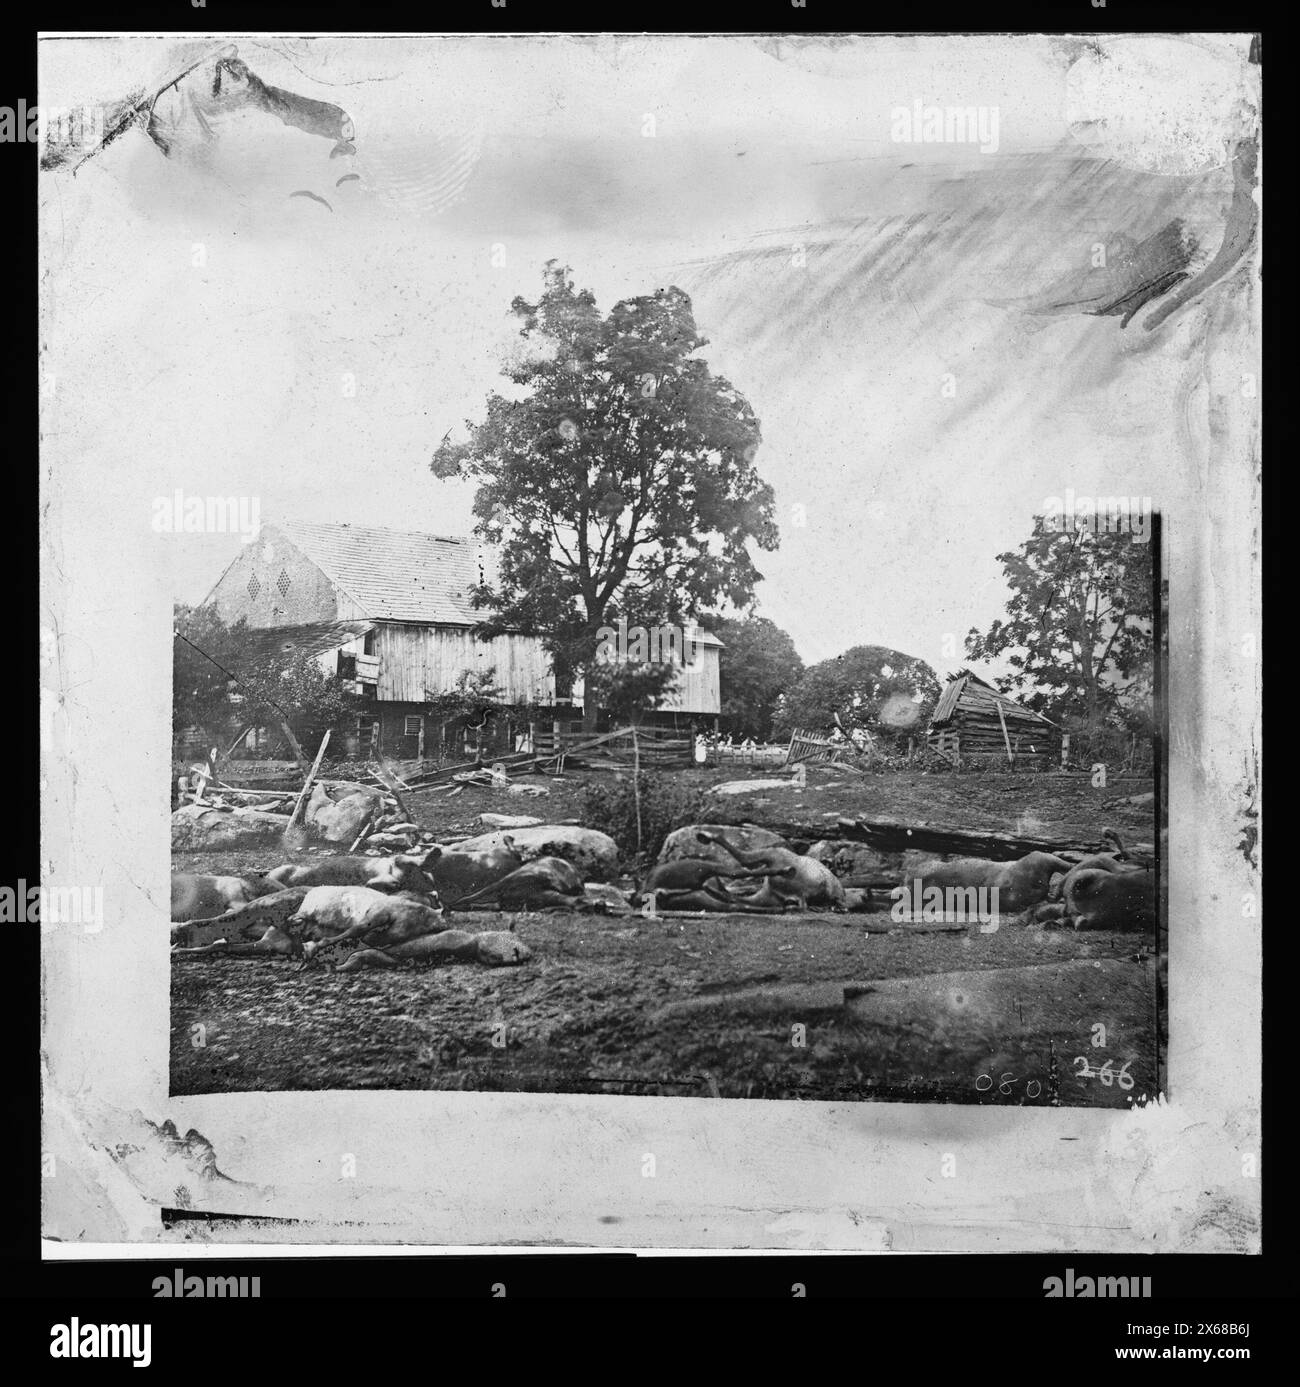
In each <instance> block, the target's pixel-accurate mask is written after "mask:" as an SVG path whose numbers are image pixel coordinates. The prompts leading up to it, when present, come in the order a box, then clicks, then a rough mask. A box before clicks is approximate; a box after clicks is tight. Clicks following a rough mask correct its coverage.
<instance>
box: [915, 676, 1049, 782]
mask: <svg viewBox="0 0 1300 1387" xmlns="http://www.w3.org/2000/svg"><path fill="white" fill-rule="evenodd" d="M926 742H927V744H928V745H929V746H930V747H932V748H933V749H934V750H935V751H938V752H939V753H941V754H942V755H944V756H946V757H948V759H949V760H951V761H954V762H956V761H957V760H958V759H961V760H968V759H970V758H972V757H981V758H982V757H1002V758H1004V759H1006V760H1011V761H1014V760H1020V759H1022V758H1028V757H1034V758H1038V759H1050V760H1052V761H1055V760H1057V759H1059V757H1060V754H1061V729H1060V728H1059V727H1058V726H1057V725H1056V724H1055V723H1054V722H1052V721H1050V720H1049V719H1048V718H1045V717H1043V715H1042V714H1041V713H1035V712H1032V711H1031V710H1030V709H1028V708H1025V707H1022V706H1021V705H1020V704H1019V703H1017V702H1016V701H1015V699H1013V698H1009V697H1008V696H1007V695H1006V694H1004V693H999V692H998V690H997V689H995V688H994V687H993V686H992V684H988V683H986V682H985V681H984V680H983V679H981V678H980V677H979V676H978V675H976V674H972V673H971V672H970V671H969V670H966V669H963V670H959V671H958V672H957V673H956V674H952V675H949V676H948V685H947V687H946V688H945V689H944V691H943V693H942V694H941V695H940V697H939V702H938V704H937V705H936V706H935V710H934V716H933V717H932V718H931V719H930V727H929V731H928V732H927V733H926Z"/></svg>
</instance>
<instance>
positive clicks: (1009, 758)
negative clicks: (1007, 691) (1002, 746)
mask: <svg viewBox="0 0 1300 1387" xmlns="http://www.w3.org/2000/svg"><path fill="white" fill-rule="evenodd" d="M998 721H999V722H1000V723H1001V724H1002V740H1003V741H1004V742H1005V743H1006V744H1007V765H1009V766H1010V765H1014V764H1015V759H1016V758H1015V757H1014V756H1013V755H1012V754H1011V738H1010V737H1009V736H1008V735H1007V720H1006V718H1005V717H1003V715H1002V703H1001V700H999V701H998Z"/></svg>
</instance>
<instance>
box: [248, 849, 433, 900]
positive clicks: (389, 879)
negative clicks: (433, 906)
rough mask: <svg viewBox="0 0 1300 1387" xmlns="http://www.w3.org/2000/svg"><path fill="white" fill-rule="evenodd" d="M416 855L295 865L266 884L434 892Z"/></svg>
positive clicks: (343, 857)
mask: <svg viewBox="0 0 1300 1387" xmlns="http://www.w3.org/2000/svg"><path fill="white" fill-rule="evenodd" d="M422 861H423V858H422V857H421V856H420V855H419V854H418V853H417V854H411V853H396V854H395V855H394V856H392V857H349V856H347V855H346V854H343V855H340V856H338V857H322V858H321V859H320V861H318V862H303V863H292V862H287V863H285V865H284V866H282V867H276V868H274V869H273V870H272V871H269V872H267V874H266V877H265V880H267V881H269V882H271V883H272V884H273V885H274V886H275V887H278V888H279V889H281V890H283V889H284V888H286V887H289V886H368V887H370V888H371V890H374V891H416V892H421V891H422V892H425V893H429V892H432V891H433V889H434V884H433V882H432V881H431V880H430V879H429V877H428V876H426V875H425V873H424V870H423V868H422V866H421V863H422Z"/></svg>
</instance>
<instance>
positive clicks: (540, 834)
mask: <svg viewBox="0 0 1300 1387" xmlns="http://www.w3.org/2000/svg"><path fill="white" fill-rule="evenodd" d="M507 840H508V842H507ZM501 847H507V848H509V849H511V850H512V851H513V852H515V853H516V854H517V855H518V856H519V857H520V858H521V859H522V861H523V862H533V861H535V860H536V859H537V858H539V857H562V858H563V859H564V860H565V861H566V862H570V863H572V864H573V866H575V867H576V868H577V869H578V871H579V872H580V873H581V874H582V879H583V880H584V881H613V880H614V879H615V877H617V876H618V845H617V844H616V843H615V842H614V840H613V839H612V838H611V837H610V836H609V835H608V834H607V833H601V832H599V831H598V830H596V829H594V828H578V827H576V826H574V825H572V824H541V825H540V826H538V827H536V828H512V829H511V830H510V832H509V833H483V834H480V835H479V836H478V837H477V838H470V839H469V840H468V841H467V842H464V843H458V844H457V845H456V848H455V851H456V852H457V853H467V852H468V853H476V852H483V851H490V850H494V849H498V848H501ZM449 851H450V850H449Z"/></svg>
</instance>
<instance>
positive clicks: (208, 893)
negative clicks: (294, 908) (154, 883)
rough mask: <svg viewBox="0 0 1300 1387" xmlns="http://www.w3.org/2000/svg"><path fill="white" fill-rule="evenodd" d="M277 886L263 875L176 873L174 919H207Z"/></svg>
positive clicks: (174, 876)
mask: <svg viewBox="0 0 1300 1387" xmlns="http://www.w3.org/2000/svg"><path fill="white" fill-rule="evenodd" d="M275 889H276V887H275V885H274V884H273V883H268V882H267V881H265V880H264V879H263V878H260V877H231V876H207V875H204V874H200V873H196V872H173V873H172V904H171V918H172V920H173V921H184V920H204V919H208V918H209V917H211V916H213V915H220V914H222V913H223V912H224V911H227V910H229V909H230V908H231V906H236V905H244V904H246V903H247V902H248V901H253V900H256V899H257V898H258V897H259V896H266V895H269V894H270V893H271V892H272V891H274V890H275Z"/></svg>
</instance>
